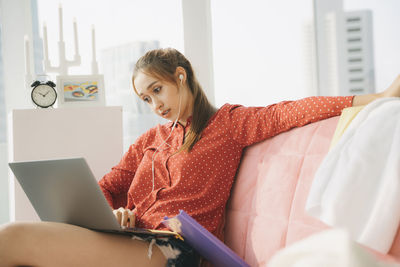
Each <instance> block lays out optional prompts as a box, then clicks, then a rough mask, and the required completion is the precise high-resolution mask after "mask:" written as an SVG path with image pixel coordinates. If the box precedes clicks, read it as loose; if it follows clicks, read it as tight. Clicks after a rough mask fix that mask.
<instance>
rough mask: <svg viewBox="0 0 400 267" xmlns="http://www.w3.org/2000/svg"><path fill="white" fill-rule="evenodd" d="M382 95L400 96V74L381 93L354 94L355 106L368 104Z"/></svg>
mask: <svg viewBox="0 0 400 267" xmlns="http://www.w3.org/2000/svg"><path fill="white" fill-rule="evenodd" d="M381 97H400V75H399V76H397V78H396V79H395V80H394V81H393V83H392V84H391V85H390V86H389V88H387V89H386V90H385V91H383V92H381V93H376V94H367V95H356V96H354V98H353V107H355V106H363V105H367V104H369V103H370V102H372V101H374V100H376V99H378V98H381Z"/></svg>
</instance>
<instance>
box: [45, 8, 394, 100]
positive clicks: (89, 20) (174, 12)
mask: <svg viewBox="0 0 400 267" xmlns="http://www.w3.org/2000/svg"><path fill="white" fill-rule="evenodd" d="M60 2H61V3H62V7H63V15H64V20H63V23H64V33H65V35H64V36H65V40H66V47H67V51H69V54H67V57H68V58H72V56H73V32H72V25H73V24H72V23H73V18H74V17H76V20H77V24H78V35H79V45H80V54H81V57H82V66H81V67H79V68H73V69H71V73H72V74H87V73H88V72H90V60H91V54H92V51H91V36H90V34H91V27H92V25H94V26H95V31H96V48H97V49H96V50H97V58H98V59H99V58H100V57H99V55H100V52H101V50H102V49H105V48H108V47H112V46H115V45H118V44H124V43H129V42H134V41H145V40H155V39H157V40H159V41H160V42H161V46H162V47H175V48H177V49H178V50H180V51H182V52H184V44H183V25H182V6H181V0H168V1H165V0H147V1H139V0H114V1H108V0H98V1H93V0H88V1H81V0H79V1H78V0H68V1H67V0H63V1H54V0H38V5H39V25H40V28H41V29H40V32H41V31H42V25H43V22H44V21H46V23H47V28H48V35H49V47H50V51H49V54H50V58H51V59H52V61H53V62H54V63H56V62H57V51H56V43H57V41H58V33H57V32H58V7H59V3H60ZM77 7H79V8H77ZM344 8H345V10H354V9H366V8H367V9H371V10H372V11H373V21H374V37H375V40H374V47H375V49H374V53H375V66H376V88H377V91H382V90H383V89H384V88H386V87H387V86H388V85H389V84H390V82H391V81H392V80H393V79H394V78H395V76H396V75H397V74H398V73H399V72H400V71H399V70H400V49H398V47H400V36H399V34H398V26H397V25H400V16H399V15H398V12H396V11H398V10H400V1H398V0H344ZM211 13H212V31H213V33H212V37H213V60H214V84H215V99H216V105H217V106H221V105H222V104H224V103H226V102H230V103H241V104H244V105H253V106H254V105H267V104H271V103H274V102H278V101H282V100H290V99H298V98H301V97H305V96H309V95H310V94H311V93H312V92H310V88H309V86H308V80H307V73H306V69H307V60H306V56H307V55H306V52H305V51H306V49H307V45H306V44H307V43H306V42H307V40H306V39H305V33H306V30H305V29H306V27H307V24H310V23H311V20H312V1H311V0H246V1H244V0H241V1H239V0H214V1H213V0H211ZM50 43H51V44H50Z"/></svg>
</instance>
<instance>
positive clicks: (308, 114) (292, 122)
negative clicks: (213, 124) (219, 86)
mask: <svg viewBox="0 0 400 267" xmlns="http://www.w3.org/2000/svg"><path fill="white" fill-rule="evenodd" d="M352 101H353V96H346V97H344V96H339V97H308V98H304V99H300V100H297V101H283V102H280V103H277V104H273V105H269V106H267V107H243V106H240V105H233V106H230V109H229V110H228V113H229V115H228V116H227V119H226V120H225V123H226V124H227V125H228V127H229V128H230V129H231V133H232V138H233V139H234V140H235V141H236V142H238V143H239V144H241V145H243V146H248V145H251V144H254V143H257V142H260V141H262V140H264V139H267V138H270V137H272V136H275V135H277V134H279V133H282V132H284V131H287V130H289V129H291V128H294V127H299V126H303V125H305V124H308V123H311V122H316V121H319V120H323V119H327V118H329V117H333V116H338V115H340V114H341V112H342V110H343V109H344V108H346V107H350V106H351V105H352Z"/></svg>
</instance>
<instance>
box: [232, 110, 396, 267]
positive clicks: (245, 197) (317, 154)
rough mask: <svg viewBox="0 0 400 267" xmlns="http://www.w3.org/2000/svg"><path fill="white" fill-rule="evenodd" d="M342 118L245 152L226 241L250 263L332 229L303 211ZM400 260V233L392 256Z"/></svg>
mask: <svg viewBox="0 0 400 267" xmlns="http://www.w3.org/2000/svg"><path fill="white" fill-rule="evenodd" d="M338 120H339V117H334V118H330V119H327V120H323V121H320V122H317V123H312V124H309V125H306V126H303V127H300V128H295V129H292V130H290V131H288V132H286V133H282V134H280V135H278V136H275V137H273V138H271V139H269V140H266V141H263V142H260V143H258V144H255V145H253V146H251V147H248V148H247V149H246V150H245V153H244V155H243V158H242V162H241V165H240V168H239V171H238V174H237V178H236V181H235V184H234V186H233V189H232V197H231V199H230V200H229V203H228V206H227V213H226V228H225V243H226V244H227V245H228V246H229V247H231V248H232V249H233V250H234V251H235V252H236V253H237V254H238V255H239V256H241V257H242V258H243V259H244V260H245V261H246V262H247V263H249V264H250V265H251V266H267V264H268V261H269V259H270V258H271V257H272V256H273V255H274V253H275V252H277V251H278V250H280V249H282V248H284V247H286V246H288V245H290V244H292V243H293V242H296V241H298V240H301V239H303V238H305V237H307V236H309V235H311V234H313V233H316V232H319V231H321V230H324V229H327V228H329V227H328V226H327V225H324V224H323V223H322V222H320V221H318V220H316V219H314V218H312V217H310V216H309V215H307V214H306V213H305V211H304V207H305V203H306V199H307V195H308V191H309V189H310V186H311V183H312V180H313V177H314V173H315V171H316V170H317V168H318V166H319V164H320V163H321V161H322V159H323V158H324V156H325V154H326V153H327V152H328V149H329V145H330V141H331V138H332V136H333V133H334V131H335V128H336V124H337V122H338ZM371 253H372V254H374V255H376V256H377V257H378V258H380V259H384V260H385V261H388V262H393V261H394V262H398V263H400V234H399V232H398V233H397V236H396V238H395V241H394V242H393V245H392V248H391V250H390V252H389V254H388V255H382V254H379V253H378V252H374V251H371Z"/></svg>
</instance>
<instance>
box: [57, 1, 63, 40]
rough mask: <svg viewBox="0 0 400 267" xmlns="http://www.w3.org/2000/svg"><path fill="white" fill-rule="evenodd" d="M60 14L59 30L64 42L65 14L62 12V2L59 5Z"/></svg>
mask: <svg viewBox="0 0 400 267" xmlns="http://www.w3.org/2000/svg"><path fill="white" fill-rule="evenodd" d="M58 16H59V30H60V42H63V41H64V39H63V14H62V5H61V4H60V5H59V7H58Z"/></svg>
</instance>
